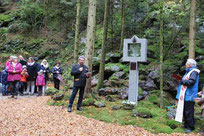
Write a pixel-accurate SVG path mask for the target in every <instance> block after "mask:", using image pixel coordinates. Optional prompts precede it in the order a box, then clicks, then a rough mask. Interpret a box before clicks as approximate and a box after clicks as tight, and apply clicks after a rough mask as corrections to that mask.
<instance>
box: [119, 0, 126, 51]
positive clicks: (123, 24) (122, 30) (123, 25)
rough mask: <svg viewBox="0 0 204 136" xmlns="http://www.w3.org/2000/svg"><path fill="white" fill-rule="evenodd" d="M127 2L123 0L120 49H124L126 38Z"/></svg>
mask: <svg viewBox="0 0 204 136" xmlns="http://www.w3.org/2000/svg"><path fill="white" fill-rule="evenodd" d="M125 3H126V0H122V9H121V39H120V51H121V50H122V49H123V39H124V31H125Z"/></svg>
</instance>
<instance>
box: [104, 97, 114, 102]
mask: <svg viewBox="0 0 204 136" xmlns="http://www.w3.org/2000/svg"><path fill="white" fill-rule="evenodd" d="M106 101H108V102H114V101H115V100H114V98H113V97H111V96H106Z"/></svg>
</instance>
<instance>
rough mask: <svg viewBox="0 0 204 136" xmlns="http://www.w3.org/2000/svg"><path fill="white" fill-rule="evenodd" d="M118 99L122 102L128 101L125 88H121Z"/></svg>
mask: <svg viewBox="0 0 204 136" xmlns="http://www.w3.org/2000/svg"><path fill="white" fill-rule="evenodd" d="M119 98H120V99H122V100H125V99H128V88H127V87H123V88H122V89H121V90H120V96H119Z"/></svg>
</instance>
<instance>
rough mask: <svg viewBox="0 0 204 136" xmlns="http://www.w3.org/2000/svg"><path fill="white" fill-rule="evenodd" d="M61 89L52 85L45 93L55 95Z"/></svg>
mask: <svg viewBox="0 0 204 136" xmlns="http://www.w3.org/2000/svg"><path fill="white" fill-rule="evenodd" d="M58 92H59V90H57V89H55V88H52V87H48V88H47V89H46V91H45V94H46V95H54V94H56V93H58Z"/></svg>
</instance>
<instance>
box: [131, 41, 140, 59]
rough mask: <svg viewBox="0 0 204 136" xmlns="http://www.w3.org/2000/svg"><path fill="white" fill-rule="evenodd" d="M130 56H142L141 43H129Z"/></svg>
mask: <svg viewBox="0 0 204 136" xmlns="http://www.w3.org/2000/svg"><path fill="white" fill-rule="evenodd" d="M128 57H141V44H140V43H129V44H128Z"/></svg>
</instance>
